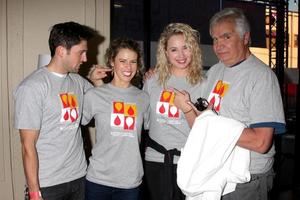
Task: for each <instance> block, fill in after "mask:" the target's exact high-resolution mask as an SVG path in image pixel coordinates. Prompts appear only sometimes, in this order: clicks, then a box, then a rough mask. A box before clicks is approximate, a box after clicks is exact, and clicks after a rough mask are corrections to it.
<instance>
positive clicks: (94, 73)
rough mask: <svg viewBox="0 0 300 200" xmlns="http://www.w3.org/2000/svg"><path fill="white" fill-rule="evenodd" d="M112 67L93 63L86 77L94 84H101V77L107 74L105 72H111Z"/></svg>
mask: <svg viewBox="0 0 300 200" xmlns="http://www.w3.org/2000/svg"><path fill="white" fill-rule="evenodd" d="M111 71H112V69H111V68H108V67H103V66H99V65H94V66H93V67H92V68H91V69H90V71H89V73H88V76H87V77H88V79H90V81H92V82H93V84H94V86H96V87H97V86H100V85H102V84H103V81H102V79H103V78H105V77H106V76H107V72H111Z"/></svg>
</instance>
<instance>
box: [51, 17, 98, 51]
mask: <svg viewBox="0 0 300 200" xmlns="http://www.w3.org/2000/svg"><path fill="white" fill-rule="evenodd" d="M95 34H96V31H95V30H93V29H92V28H90V27H88V26H85V25H81V24H79V23H76V22H72V21H71V22H64V23H59V24H55V25H54V26H52V28H51V31H50V36H49V40H48V43H49V48H50V52H51V56H54V54H55V49H56V48H57V47H58V46H63V47H65V48H66V49H68V50H69V49H71V47H72V46H74V45H77V44H79V43H80V42H81V41H82V40H86V41H88V40H89V39H91V38H92V37H93V36H94V35H95Z"/></svg>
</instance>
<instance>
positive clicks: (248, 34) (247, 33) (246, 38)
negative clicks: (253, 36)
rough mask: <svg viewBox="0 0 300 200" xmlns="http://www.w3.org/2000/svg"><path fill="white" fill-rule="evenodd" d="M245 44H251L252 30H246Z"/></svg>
mask: <svg viewBox="0 0 300 200" xmlns="http://www.w3.org/2000/svg"><path fill="white" fill-rule="evenodd" d="M244 44H245V45H250V32H246V33H245V35H244Z"/></svg>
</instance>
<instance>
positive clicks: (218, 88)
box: [208, 80, 229, 112]
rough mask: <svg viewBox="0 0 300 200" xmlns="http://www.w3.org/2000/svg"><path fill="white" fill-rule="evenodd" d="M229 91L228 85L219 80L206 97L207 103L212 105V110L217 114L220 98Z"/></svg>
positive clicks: (219, 107)
mask: <svg viewBox="0 0 300 200" xmlns="http://www.w3.org/2000/svg"><path fill="white" fill-rule="evenodd" d="M228 89H229V84H228V83H226V82H223V81H222V80H219V81H218V82H217V83H216V85H215V87H214V89H213V90H212V92H211V93H210V95H209V97H208V102H209V103H210V104H212V105H214V109H215V110H216V111H217V112H219V111H220V109H221V102H222V98H223V97H224V96H225V94H226V93H227V91H228Z"/></svg>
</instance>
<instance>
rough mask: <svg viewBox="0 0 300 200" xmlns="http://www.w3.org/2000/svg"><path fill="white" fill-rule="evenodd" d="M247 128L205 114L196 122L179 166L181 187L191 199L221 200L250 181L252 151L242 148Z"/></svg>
mask: <svg viewBox="0 0 300 200" xmlns="http://www.w3.org/2000/svg"><path fill="white" fill-rule="evenodd" d="M244 128H245V125H244V124H242V123H241V122H238V121H236V120H233V119H229V118H226V117H222V116H218V115H216V114H215V113H214V112H213V111H210V110H209V111H205V112H203V113H202V114H201V115H200V116H198V117H197V118H196V119H195V122H194V125H193V127H192V129H191V132H190V135H189V137H188V139H187V142H186V144H185V146H184V148H183V149H182V151H181V156H180V158H179V161H178V166H177V184H178V186H179V187H180V189H181V190H182V192H183V193H184V194H185V195H186V196H187V198H186V199H188V200H217V199H220V198H221V196H222V195H225V194H227V193H230V192H233V191H234V190H235V187H236V184H237V183H244V182H248V181H250V172H249V164H250V151H249V150H247V149H244V148H241V147H239V146H236V142H237V140H238V139H239V137H240V135H241V133H242V131H243V129H244Z"/></svg>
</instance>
